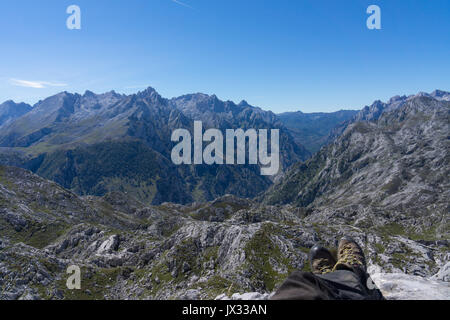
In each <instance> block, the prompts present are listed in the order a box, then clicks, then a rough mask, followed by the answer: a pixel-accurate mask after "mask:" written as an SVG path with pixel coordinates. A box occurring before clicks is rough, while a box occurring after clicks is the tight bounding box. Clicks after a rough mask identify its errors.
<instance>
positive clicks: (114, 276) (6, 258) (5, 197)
mask: <svg viewBox="0 0 450 320" xmlns="http://www.w3.org/2000/svg"><path fill="white" fill-rule="evenodd" d="M329 210H330V212H331V211H332V209H329ZM330 212H327V214H326V216H327V217H328V218H327V219H324V220H323V221H318V220H317V219H318V217H321V216H325V212H323V215H319V214H312V212H308V210H305V209H304V208H296V207H293V206H290V205H283V206H269V205H264V206H262V205H260V204H257V203H254V202H252V201H250V200H243V199H239V198H236V197H233V196H225V197H222V198H219V199H217V200H215V201H213V202H209V203H204V204H193V205H190V206H182V205H175V204H163V205H160V206H145V205H143V204H142V203H140V202H139V201H137V200H134V199H133V198H131V197H129V196H127V195H125V194H121V193H110V194H107V195H106V196H104V197H92V196H89V197H79V196H77V195H75V194H74V193H72V192H70V191H67V190H65V189H63V188H62V187H60V186H58V185H57V184H55V183H54V182H50V181H47V180H45V179H42V178H40V177H38V176H36V175H34V174H33V173H31V172H29V171H26V170H23V169H18V168H15V167H0V288H1V293H0V298H1V299H215V298H217V297H219V298H226V297H230V298H231V297H232V296H233V295H234V294H235V295H234V298H239V297H241V298H242V297H244V298H253V299H256V298H258V297H259V298H264V297H266V298H267V296H268V295H269V294H270V293H272V292H273V291H274V290H276V288H277V287H278V286H279V285H280V284H281V283H282V281H283V280H284V279H285V278H286V277H287V276H288V274H289V273H290V272H291V271H293V270H296V269H300V270H308V268H309V267H308V262H307V253H308V251H309V249H310V248H311V247H312V246H313V245H314V244H315V243H316V242H321V243H323V244H325V245H327V246H329V247H336V245H337V242H338V240H339V238H340V237H341V236H342V235H344V234H349V235H351V236H353V237H355V238H356V239H358V241H359V242H360V243H361V244H362V245H363V247H364V249H365V252H366V255H367V258H368V260H369V264H370V265H371V270H373V272H372V273H373V274H374V280H375V282H376V283H378V284H379V286H380V288H381V289H382V290H383V291H384V292H385V293H387V297H392V298H396V299H397V298H444V299H448V298H450V292H449V282H448V280H449V279H448V275H446V276H442V277H441V278H440V280H438V279H436V280H428V278H429V277H431V276H433V275H435V274H437V273H438V272H439V271H440V270H441V269H442V267H443V266H444V265H445V263H446V262H448V261H449V242H448V240H446V238H445V234H444V236H435V238H433V237H431V236H428V237H422V238H421V237H418V236H417V235H416V234H414V233H413V232H411V229H410V228H409V227H407V226H403V225H402V224H401V223H396V222H392V223H389V224H385V225H375V226H370V225H358V226H356V225H355V223H354V222H355V217H353V216H352V211H351V208H348V210H346V211H342V210H341V209H339V210H337V211H335V212H334V213H333V214H330ZM69 265H78V266H80V267H81V270H82V278H81V290H69V289H67V287H66V280H67V278H68V276H69V275H67V274H66V269H67V267H68V266H69ZM447 269H448V268H447ZM442 272H444V271H442ZM375 274H379V276H376V275H375ZM395 274H402V276H403V278H402V277H399V276H397V275H395ZM412 276H415V278H413V279H419V278H420V283H421V286H420V287H418V288H419V289H420V290H421V291H418V292H419V294H417V292H416V293H415V294H414V295H413V294H411V292H413V291H414V290H412V289H410V288H411V286H410V285H408V286H409V287H408V288H409V289H407V290H406V289H399V290H401V292H403V293H405V292H406V291H407V293H405V295H402V293H401V292H400V291H399V290H397V289H396V288H404V287H405V283H406V282H405V280H404V279H406V278H404V277H412ZM408 279H412V278H408ZM389 283H390V284H389ZM409 284H411V282H409ZM248 292H258V293H259V296H258V297H257V296H254V295H248V294H247V295H245V293H248ZM389 292H391V293H389ZM242 294H244V295H243V296H242Z"/></svg>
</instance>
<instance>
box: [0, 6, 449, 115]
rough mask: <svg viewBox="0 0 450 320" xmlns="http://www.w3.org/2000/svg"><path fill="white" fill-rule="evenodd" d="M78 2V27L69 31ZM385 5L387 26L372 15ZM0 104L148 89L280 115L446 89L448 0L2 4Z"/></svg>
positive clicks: (344, 107)
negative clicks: (371, 20)
mask: <svg viewBox="0 0 450 320" xmlns="http://www.w3.org/2000/svg"><path fill="white" fill-rule="evenodd" d="M72 4H76V5H78V6H80V8H81V12H82V29H81V30H68V29H67V28H66V19H67V17H68V14H66V8H67V7H68V6H69V5H72ZM371 4H376V5H378V6H380V8H381V14H382V17H381V18H382V30H368V29H367V27H366V19H367V17H368V15H367V14H366V9H367V7H368V6H369V5H371ZM0 41H1V42H0V43H1V50H0V101H4V100H8V99H13V100H15V101H25V102H28V103H36V102H37V101H38V100H39V99H42V98H45V97H47V96H50V95H52V94H55V93H57V92H60V91H69V92H80V93H83V92H84V91H85V90H87V89H89V90H92V91H94V92H105V91H109V90H112V89H114V90H116V91H117V92H123V93H133V92H137V91H139V90H142V89H144V88H145V87H146V86H152V87H154V88H155V89H157V90H158V92H160V93H161V95H163V96H164V97H169V98H170V97H173V96H178V95H181V94H185V93H192V92H204V93H208V94H216V95H217V96H218V97H219V98H221V99H223V100H233V101H235V102H239V101H240V100H242V99H245V100H247V101H248V102H249V103H250V104H252V105H256V106H260V107H262V108H264V109H270V110H272V111H274V112H282V111H293V110H302V111H304V112H316V111H327V112H328V111H335V110H339V109H359V108H362V107H363V106H364V105H367V104H370V103H372V102H373V101H374V100H376V99H381V100H386V99H388V98H389V97H391V96H394V95H397V94H412V93H417V92H419V91H427V92H430V91H432V90H434V89H443V90H449V89H450V1H448V0H433V1H429V0H421V1H417V0H395V1H394V0H390V1H380V0H370V1H363V0H351V1H350V0H349V1H325V0H291V1H287V0H264V1H262V0H180V1H173V0H127V1H125V0H70V1H65V0H42V1H38V0H14V1H1V2H0Z"/></svg>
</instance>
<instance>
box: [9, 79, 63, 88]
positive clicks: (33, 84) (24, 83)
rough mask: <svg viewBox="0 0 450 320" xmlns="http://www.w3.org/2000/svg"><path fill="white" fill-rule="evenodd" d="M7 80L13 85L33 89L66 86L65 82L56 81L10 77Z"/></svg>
mask: <svg viewBox="0 0 450 320" xmlns="http://www.w3.org/2000/svg"><path fill="white" fill-rule="evenodd" d="M9 81H10V83H11V84H12V85H14V86H18V87H26V88H34V89H44V88H47V87H66V86H67V84H65V83H56V82H48V81H29V80H19V79H10V80H9Z"/></svg>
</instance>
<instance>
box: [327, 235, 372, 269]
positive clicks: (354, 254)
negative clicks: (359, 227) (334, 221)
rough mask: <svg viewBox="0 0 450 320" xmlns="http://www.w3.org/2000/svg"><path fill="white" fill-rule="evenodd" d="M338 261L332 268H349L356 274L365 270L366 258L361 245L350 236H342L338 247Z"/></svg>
mask: <svg viewBox="0 0 450 320" xmlns="http://www.w3.org/2000/svg"><path fill="white" fill-rule="evenodd" d="M337 258H338V261H337V263H336V265H335V266H334V268H333V271H336V270H350V271H353V272H355V273H357V274H364V273H365V272H366V269H367V268H366V258H365V257H364V252H363V250H362V249H361V247H360V246H359V245H358V244H357V243H356V241H355V240H353V239H352V238H350V237H344V238H342V240H341V242H339V247H338V257H337Z"/></svg>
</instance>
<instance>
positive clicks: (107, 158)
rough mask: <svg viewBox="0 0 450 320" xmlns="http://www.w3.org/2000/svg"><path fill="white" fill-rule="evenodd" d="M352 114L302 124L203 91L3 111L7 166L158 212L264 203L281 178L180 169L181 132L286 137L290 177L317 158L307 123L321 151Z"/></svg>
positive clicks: (88, 98) (64, 96)
mask: <svg viewBox="0 0 450 320" xmlns="http://www.w3.org/2000/svg"><path fill="white" fill-rule="evenodd" d="M343 113H344V114H345V115H346V116H343V115H341V113H336V114H331V115H320V116H313V117H310V118H308V120H305V121H303V120H302V119H296V120H297V121H296V123H292V121H290V122H287V121H285V120H286V117H285V115H276V114H274V113H272V112H270V111H264V110H262V109H260V108H257V107H253V106H251V105H249V104H248V103H247V102H246V101H242V102H240V103H239V104H235V103H233V102H231V101H221V100H219V99H218V98H217V97H216V96H214V95H212V96H210V95H206V94H201V93H198V94H190V95H184V96H181V97H177V98H172V99H165V98H163V97H161V96H160V95H159V94H158V93H157V92H156V91H155V90H154V89H153V88H148V89H146V90H144V91H142V92H139V93H137V94H132V95H123V94H118V93H116V92H114V91H111V92H107V93H104V94H94V93H93V92H90V91H86V92H85V93H84V94H83V95H80V94H71V93H68V92H62V93H60V94H57V95H55V96H52V97H49V98H47V99H45V100H43V101H40V102H38V103H37V104H36V105H34V106H33V107H31V106H28V105H26V104H15V103H14V102H12V101H8V102H6V103H4V104H2V105H0V114H1V115H2V116H1V119H4V120H2V122H0V163H3V164H6V165H14V166H19V167H23V168H26V169H30V170H32V171H33V172H35V173H37V174H39V175H40V176H42V177H45V178H47V179H51V180H53V181H55V182H57V183H59V184H60V185H61V186H63V187H65V188H67V189H70V190H73V191H75V192H76V193H78V194H80V195H89V194H91V195H98V196H101V195H104V194H106V193H108V192H111V191H121V192H126V193H130V194H131V195H133V196H135V197H136V198H137V199H139V200H141V201H144V202H147V203H153V204H160V203H163V202H176V203H190V202H194V201H211V200H213V199H215V198H216V197H218V196H222V195H225V194H234V195H237V196H240V197H254V196H256V195H258V194H261V193H262V192H264V191H265V190H267V188H268V187H269V186H270V185H271V184H272V182H273V180H274V179H276V177H265V176H261V175H260V168H259V166H257V165H246V166H232V165H229V166H228V165H225V166H208V165H200V166H198V165H197V166H175V165H173V164H172V162H171V161H170V152H171V149H172V147H173V146H174V143H172V142H171V139H170V138H171V133H172V132H173V130H175V129H178V128H186V129H188V130H190V131H191V132H192V130H193V122H194V121H196V120H199V121H202V122H203V126H204V129H205V130H206V129H208V128H217V129H220V130H226V129H238V128H241V129H244V130H247V129H280V146H281V150H280V159H281V171H280V173H281V172H282V171H284V170H286V168H288V167H289V166H291V165H292V164H294V163H296V162H298V161H303V160H306V159H308V158H309V157H310V156H311V154H312V152H310V151H309V150H308V149H306V148H305V147H304V145H303V143H302V142H303V141H302V139H298V137H299V136H300V134H301V132H300V133H299V132H297V131H295V130H294V129H292V127H293V126H295V125H297V124H298V125H299V126H300V127H301V126H302V123H304V126H303V127H304V128H305V130H311V132H314V133H312V134H311V135H310V136H311V137H312V138H311V139H313V138H317V139H318V140H317V141H318V142H317V143H316V145H314V146H312V144H311V143H312V142H309V145H311V146H312V147H311V150H312V151H314V150H316V149H317V148H318V147H319V146H320V145H321V144H323V143H324V141H325V140H323V139H322V138H323V137H327V136H328V135H329V133H330V131H331V130H332V128H333V125H334V124H339V123H341V122H342V121H343V120H345V119H347V118H348V114H352V113H351V112H343ZM324 119H325V120H324ZM325 122H326V123H327V124H326V125H325V126H324V125H323V124H324V123H325ZM307 128H309V129H307ZM314 128H316V129H314ZM314 130H315V131H314ZM311 139H310V140H311ZM321 139H322V140H321Z"/></svg>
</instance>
